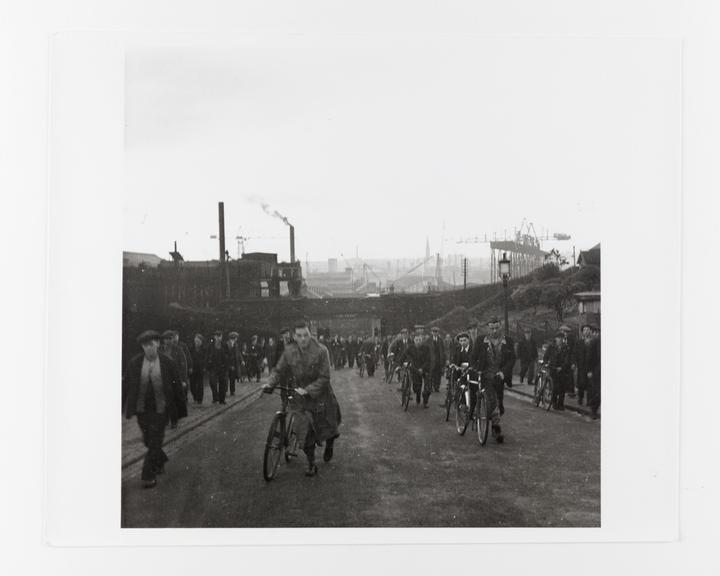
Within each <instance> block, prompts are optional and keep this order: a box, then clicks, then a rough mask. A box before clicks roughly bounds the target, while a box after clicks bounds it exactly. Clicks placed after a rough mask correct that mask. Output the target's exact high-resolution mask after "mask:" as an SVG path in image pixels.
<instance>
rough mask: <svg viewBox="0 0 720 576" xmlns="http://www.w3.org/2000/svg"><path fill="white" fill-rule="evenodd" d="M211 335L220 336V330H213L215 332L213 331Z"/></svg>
mask: <svg viewBox="0 0 720 576" xmlns="http://www.w3.org/2000/svg"><path fill="white" fill-rule="evenodd" d="M213 336H222V330H215V332H213Z"/></svg>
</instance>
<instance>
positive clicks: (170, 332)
mask: <svg viewBox="0 0 720 576" xmlns="http://www.w3.org/2000/svg"><path fill="white" fill-rule="evenodd" d="M167 338H175V331H174V330H165V332H163V333H162V339H163V340H165V339H167Z"/></svg>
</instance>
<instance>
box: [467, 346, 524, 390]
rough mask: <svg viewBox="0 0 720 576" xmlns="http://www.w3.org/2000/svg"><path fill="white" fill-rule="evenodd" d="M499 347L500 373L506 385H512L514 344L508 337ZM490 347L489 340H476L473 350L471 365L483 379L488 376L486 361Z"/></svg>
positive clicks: (488, 365) (488, 368) (488, 369)
mask: <svg viewBox="0 0 720 576" xmlns="http://www.w3.org/2000/svg"><path fill="white" fill-rule="evenodd" d="M501 342H502V343H501V345H500V371H501V372H502V373H503V378H504V379H505V382H506V383H510V384H511V385H512V372H513V367H514V366H515V359H516V357H515V343H514V342H513V339H512V338H510V337H509V336H504V337H503V338H502V340H501ZM490 346H491V343H490V340H489V339H488V338H487V337H486V338H482V339H481V338H478V340H477V342H476V343H475V348H474V349H473V362H472V363H473V365H474V366H475V368H477V370H478V371H479V372H480V374H483V377H484V378H488V377H489V376H490V374H489V371H490V362H489V360H488V349H489V347H490Z"/></svg>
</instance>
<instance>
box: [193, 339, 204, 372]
mask: <svg viewBox="0 0 720 576" xmlns="http://www.w3.org/2000/svg"><path fill="white" fill-rule="evenodd" d="M190 358H192V366H193V374H202V373H203V371H204V370H205V363H206V361H207V349H206V348H205V346H204V345H201V346H200V348H199V349H198V348H195V344H194V343H193V345H192V348H190Z"/></svg>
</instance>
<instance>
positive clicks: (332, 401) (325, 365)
mask: <svg viewBox="0 0 720 576" xmlns="http://www.w3.org/2000/svg"><path fill="white" fill-rule="evenodd" d="M283 377H284V378H286V379H287V380H288V381H290V380H292V381H293V382H294V385H295V386H296V388H295V395H294V396H293V398H292V400H291V401H290V403H289V408H290V411H291V412H293V413H294V414H295V426H296V433H297V437H298V439H299V440H300V441H301V442H302V443H303V451H304V452H305V455H306V456H307V461H308V467H307V470H306V472H305V475H306V476H315V475H316V474H317V466H316V465H315V445H316V444H317V445H319V446H320V445H322V443H323V442H325V452H324V454H323V460H325V462H329V461H330V459H331V458H332V456H333V446H334V442H335V439H336V438H337V437H338V436H339V435H340V434H339V433H338V427H339V425H340V422H341V416H340V406H339V405H338V402H337V399H336V398H335V393H334V392H333V389H332V386H330V355H329V353H328V350H327V348H325V346H323V345H322V344H320V343H319V342H318V341H317V340H316V339H315V338H314V337H312V335H311V334H310V329H309V328H308V326H307V324H305V323H299V324H297V325H296V326H295V341H294V342H291V343H289V344H288V345H286V347H285V350H284V351H283V355H282V356H281V357H280V360H278V363H277V365H276V366H275V368H274V369H273V371H272V374H270V378H269V380H268V382H267V383H266V384H264V385H263V386H262V389H263V392H266V393H268V394H271V393H272V391H273V389H274V388H275V386H277V385H278V384H279V383H280V381H281V380H282V379H283Z"/></svg>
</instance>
